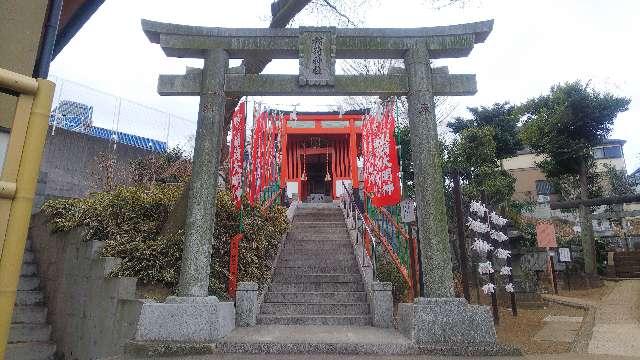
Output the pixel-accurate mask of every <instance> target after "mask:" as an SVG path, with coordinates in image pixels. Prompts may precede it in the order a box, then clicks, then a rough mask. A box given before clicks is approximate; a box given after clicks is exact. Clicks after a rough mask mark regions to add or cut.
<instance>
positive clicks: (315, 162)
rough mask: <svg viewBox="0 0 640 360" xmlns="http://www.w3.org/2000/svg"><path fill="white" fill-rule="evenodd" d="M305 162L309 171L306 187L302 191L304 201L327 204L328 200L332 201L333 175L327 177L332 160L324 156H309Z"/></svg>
mask: <svg viewBox="0 0 640 360" xmlns="http://www.w3.org/2000/svg"><path fill="white" fill-rule="evenodd" d="M304 162H305V163H306V164H305V166H306V170H307V181H306V186H303V191H302V193H303V194H304V200H305V201H309V202H325V200H326V199H330V197H331V182H330V181H331V174H329V176H328V177H327V174H328V172H327V170H328V169H329V163H330V162H331V160H330V158H329V157H328V156H325V155H324V154H314V155H307V156H306V157H305V159H304ZM305 187H306V189H305Z"/></svg>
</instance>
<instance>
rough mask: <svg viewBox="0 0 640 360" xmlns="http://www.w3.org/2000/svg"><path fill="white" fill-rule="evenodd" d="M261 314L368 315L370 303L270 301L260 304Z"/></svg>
mask: <svg viewBox="0 0 640 360" xmlns="http://www.w3.org/2000/svg"><path fill="white" fill-rule="evenodd" d="M260 314H261V315H368V314H369V304H368V303H364V302H363V303H327V304H310V303H309V304H307V303H270V302H264V303H262V305H260Z"/></svg>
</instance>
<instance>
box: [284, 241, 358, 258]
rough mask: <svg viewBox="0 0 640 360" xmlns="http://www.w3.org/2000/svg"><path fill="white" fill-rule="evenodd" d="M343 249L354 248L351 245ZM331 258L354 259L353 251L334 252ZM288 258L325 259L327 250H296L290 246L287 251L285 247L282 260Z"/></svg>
mask: <svg viewBox="0 0 640 360" xmlns="http://www.w3.org/2000/svg"><path fill="white" fill-rule="evenodd" d="M342 248H347V249H349V248H353V247H352V246H351V244H349V245H348V246H342ZM329 255H330V257H331V258H332V259H337V258H341V259H342V258H344V259H348V258H352V257H353V251H349V252H346V251H344V252H338V251H334V252H331V253H329ZM287 256H295V257H307V256H309V257H325V256H327V250H325V249H315V248H311V249H300V248H295V247H294V246H288V247H287V248H286V249H285V247H284V246H283V249H282V251H281V252H280V259H285V258H286V257H287Z"/></svg>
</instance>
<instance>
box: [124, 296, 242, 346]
mask: <svg viewBox="0 0 640 360" xmlns="http://www.w3.org/2000/svg"><path fill="white" fill-rule="evenodd" d="M234 328H235V308H234V306H233V303H231V302H219V301H218V299H217V298H216V297H215V296H210V297H194V298H190V297H169V298H167V301H166V302H165V303H156V302H146V303H144V304H143V305H142V309H141V311H140V318H139V320H138V327H137V330H136V335H135V340H138V341H183V342H189V341H191V342H206V341H213V340H216V339H219V338H222V337H224V336H226V335H227V334H228V333H230V332H231V331H232V330H233V329H234Z"/></svg>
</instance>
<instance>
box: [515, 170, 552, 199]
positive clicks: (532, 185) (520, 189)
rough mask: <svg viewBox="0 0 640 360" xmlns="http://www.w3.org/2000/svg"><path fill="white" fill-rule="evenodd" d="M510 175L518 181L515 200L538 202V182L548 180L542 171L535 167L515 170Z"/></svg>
mask: <svg viewBox="0 0 640 360" xmlns="http://www.w3.org/2000/svg"><path fill="white" fill-rule="evenodd" d="M509 173H511V175H513V177H514V178H515V179H516V183H515V185H514V187H515V192H514V193H513V199H514V200H519V201H536V198H537V196H536V181H538V180H545V179H546V178H545V176H544V174H543V173H542V171H540V169H538V168H536V167H534V168H520V169H513V170H509Z"/></svg>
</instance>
